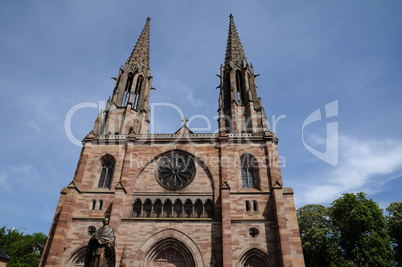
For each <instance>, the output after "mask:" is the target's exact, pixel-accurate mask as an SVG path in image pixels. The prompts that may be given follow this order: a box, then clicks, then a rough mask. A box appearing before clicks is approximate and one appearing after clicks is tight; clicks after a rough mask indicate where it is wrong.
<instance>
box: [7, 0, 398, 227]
mask: <svg viewBox="0 0 402 267" xmlns="http://www.w3.org/2000/svg"><path fill="white" fill-rule="evenodd" d="M401 11H402V2H401V1H366V0H364V1H322V0H320V1H280V2H279V1H198V2H194V1H2V2H1V3H0V32H1V34H0V56H1V57H0V58H1V61H0V92H1V98H0V106H1V111H2V112H1V113H0V123H1V125H2V131H0V137H1V139H2V140H3V142H2V145H1V151H2V153H1V155H0V203H1V205H0V214H2V216H1V219H0V226H7V227H11V226H14V227H16V228H17V229H19V228H20V227H25V228H26V230H25V232H27V233H33V232H44V233H45V234H48V231H49V228H50V224H51V220H52V218H53V215H54V211H55V209H56V206H57V202H58V199H59V196H60V195H59V192H60V190H61V189H62V188H63V187H65V186H67V185H68V183H69V182H70V181H71V180H72V178H73V175H74V172H75V168H76V164H77V161H78V158H79V154H80V149H81V148H80V147H78V146H76V145H74V144H73V143H72V142H71V141H70V140H69V138H67V136H66V132H65V126H64V125H65V117H66V114H67V113H68V111H69V110H70V109H71V108H72V107H73V106H75V105H77V104H79V103H83V102H88V103H94V104H98V103H99V102H100V101H105V100H107V98H108V97H109V96H110V95H111V93H112V90H113V86H114V81H113V80H112V79H111V78H110V77H114V76H116V75H117V72H118V68H119V67H120V66H121V65H123V64H124V62H125V61H126V59H127V58H128V56H129V55H130V53H131V50H132V48H133V47H134V45H135V43H136V41H137V38H138V36H139V34H140V32H141V30H142V28H143V26H144V24H145V21H146V18H147V17H148V16H150V17H151V18H152V20H151V73H152V75H153V76H154V79H153V87H155V88H157V90H156V91H152V95H151V100H150V101H151V103H162V102H166V103H170V104H173V105H176V106H178V107H180V109H181V110H182V111H183V113H184V114H185V115H186V117H188V118H191V117H194V116H198V115H203V116H206V117H207V118H209V120H210V121H211V123H212V128H211V129H210V130H209V131H206V130H204V132H211V131H215V130H216V128H217V122H216V120H215V119H213V117H214V116H216V115H217V112H216V111H217V106H218V100H217V99H218V90H216V89H215V87H216V86H218V83H219V80H218V78H217V77H216V76H215V74H218V73H219V67H220V64H222V63H223V61H224V55H225V48H226V38H227V30H228V25H229V18H228V15H229V14H230V13H232V14H233V15H234V19H235V23H236V26H237V30H238V32H239V35H240V38H241V41H242V43H243V47H244V50H245V53H246V56H247V59H248V62H251V63H252V64H253V66H254V70H255V73H259V74H261V75H260V76H259V77H258V78H257V86H258V94H259V96H260V97H261V98H262V103H263V106H264V108H265V111H266V113H267V116H268V119H269V120H270V124H271V130H275V132H276V134H277V136H278V137H279V140H280V141H279V145H278V148H279V155H280V156H281V158H282V159H283V162H284V166H283V168H282V175H283V179H284V185H285V186H287V187H292V188H293V189H294V191H295V201H296V206H297V207H301V206H303V205H305V204H307V203H317V204H318V203H320V204H324V205H329V203H330V202H332V201H333V200H335V199H336V198H338V197H340V196H341V194H342V193H345V192H365V193H367V194H368V197H369V198H372V199H374V200H375V201H377V202H378V203H379V204H380V206H381V207H382V208H386V207H387V206H388V205H389V204H390V203H391V202H392V201H402V197H401V194H400V190H401V188H402V137H401V131H402V122H401V117H402V105H401V100H402V90H401V89H402V75H401V73H402V50H401V47H402V34H401V32H402V16H401V15H400V14H401ZM333 101H337V102H333ZM329 103H337V109H336V112H335V113H336V115H337V116H332V117H328V118H326V117H325V113H324V110H325V106H326V105H327V104H329ZM317 109H320V111H321V116H322V120H319V121H316V122H314V123H311V124H309V125H307V126H306V127H305V128H304V129H302V126H303V122H304V121H305V120H306V119H307V118H308V117H309V115H310V114H312V113H313V112H314V111H316V110H317ZM97 113H98V110H97V109H95V108H85V109H80V110H78V111H77V112H76V113H74V116H73V117H72V132H73V134H74V136H75V137H76V138H77V139H79V140H81V139H82V138H83V137H84V136H85V135H86V134H88V132H89V131H90V130H91V129H92V127H93V122H94V120H95V118H96V116H97ZM194 118H195V117H194ZM278 118H282V119H280V120H279V121H278V122H277V124H276V125H275V129H273V120H275V119H276V120H278ZM180 119H181V118H180V115H179V114H178V113H177V112H176V111H174V110H173V109H169V108H166V107H159V108H155V109H154V120H153V127H151V131H153V132H167V133H170V132H174V131H176V130H177V129H178V128H179V127H180V126H181V121H180ZM327 123H330V124H331V123H332V124H331V125H335V124H336V125H337V126H338V132H337V134H335V133H334V132H333V131H328V137H327V130H326V126H327V125H329V124H327ZM189 126H190V128H193V129H194V128H202V127H204V128H205V127H207V124H206V123H205V121H203V120H202V119H193V120H191V121H190V122H189ZM199 131H202V130H199ZM302 132H303V139H302ZM337 138H338V139H337ZM303 141H304V143H303ZM326 142H327V144H329V146H328V151H330V152H331V153H332V154H331V156H332V157H336V159H337V162H338V164H337V165H336V166H333V164H332V165H331V164H329V163H327V162H325V161H323V160H322V159H320V158H319V157H317V156H315V155H313V154H312V153H311V152H310V151H309V150H308V149H307V148H306V146H305V144H307V145H308V146H309V147H311V148H312V149H313V150H315V151H321V152H323V151H325V144H326ZM336 146H338V148H337V149H336ZM333 153H335V154H333Z"/></svg>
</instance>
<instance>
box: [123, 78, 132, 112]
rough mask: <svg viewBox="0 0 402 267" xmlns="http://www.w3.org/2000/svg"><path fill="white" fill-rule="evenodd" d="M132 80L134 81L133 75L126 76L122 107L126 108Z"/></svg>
mask: <svg viewBox="0 0 402 267" xmlns="http://www.w3.org/2000/svg"><path fill="white" fill-rule="evenodd" d="M133 79H134V75H133V74H132V73H130V74H128V76H127V82H126V87H125V88H124V92H123V98H122V100H121V106H122V107H125V106H127V102H128V100H129V99H130V91H131V86H132V85H133Z"/></svg>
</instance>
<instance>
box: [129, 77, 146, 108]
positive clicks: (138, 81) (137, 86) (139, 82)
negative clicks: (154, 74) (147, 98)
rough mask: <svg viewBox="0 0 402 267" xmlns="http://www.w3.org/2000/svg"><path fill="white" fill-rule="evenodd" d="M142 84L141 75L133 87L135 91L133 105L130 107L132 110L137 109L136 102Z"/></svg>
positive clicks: (142, 78)
mask: <svg viewBox="0 0 402 267" xmlns="http://www.w3.org/2000/svg"><path fill="white" fill-rule="evenodd" d="M143 82H144V77H143V76H142V75H140V76H138V78H137V83H136V86H135V91H134V100H133V105H132V108H134V109H138V101H139V98H140V93H141V88H142V84H143Z"/></svg>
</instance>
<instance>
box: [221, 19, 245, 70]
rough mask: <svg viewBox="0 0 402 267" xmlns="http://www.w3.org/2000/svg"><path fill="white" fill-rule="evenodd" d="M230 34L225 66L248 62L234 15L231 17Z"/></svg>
mask: <svg viewBox="0 0 402 267" xmlns="http://www.w3.org/2000/svg"><path fill="white" fill-rule="evenodd" d="M229 18H230V23H229V34H228V42H227V45H226V55H225V66H227V65H229V64H230V62H231V61H232V62H233V63H238V64H241V62H242V61H243V60H245V61H246V62H247V58H246V55H245V54H244V50H243V46H242V44H241V41H240V38H239V34H238V33H237V29H236V25H235V23H234V20H233V15H232V14H230V15H229Z"/></svg>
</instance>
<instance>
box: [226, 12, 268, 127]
mask: <svg viewBox="0 0 402 267" xmlns="http://www.w3.org/2000/svg"><path fill="white" fill-rule="evenodd" d="M257 76H258V75H254V69H253V65H251V64H250V65H249V64H248V63H247V58H246V55H245V54H244V50H243V46H242V44H241V42H240V38H239V34H238V33H237V29H236V26H235V23H234V21H233V16H232V14H230V24H229V34H228V42H227V46H226V55H225V64H224V65H221V74H220V76H219V77H220V80H221V81H220V89H221V90H220V95H219V110H218V111H219V129H220V132H227V133H262V132H266V131H268V124H267V117H266V115H265V113H264V109H263V107H262V106H261V98H259V97H258V96H257V86H256V83H255V78H256V77H257Z"/></svg>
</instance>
